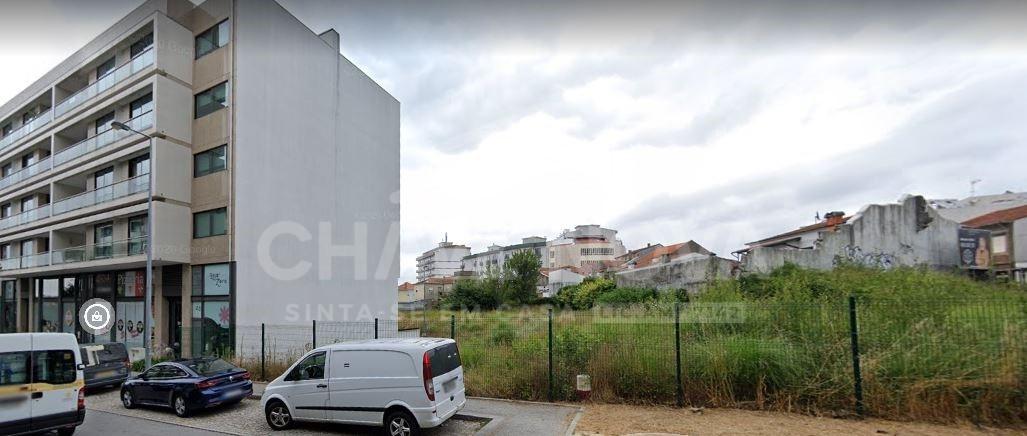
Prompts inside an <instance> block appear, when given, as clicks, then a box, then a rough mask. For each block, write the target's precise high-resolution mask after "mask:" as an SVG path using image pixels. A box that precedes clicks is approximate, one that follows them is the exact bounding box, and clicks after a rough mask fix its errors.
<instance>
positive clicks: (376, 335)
mask: <svg viewBox="0 0 1027 436" xmlns="http://www.w3.org/2000/svg"><path fill="white" fill-rule="evenodd" d="M374 338H375V339H378V318H375V319H374Z"/></svg>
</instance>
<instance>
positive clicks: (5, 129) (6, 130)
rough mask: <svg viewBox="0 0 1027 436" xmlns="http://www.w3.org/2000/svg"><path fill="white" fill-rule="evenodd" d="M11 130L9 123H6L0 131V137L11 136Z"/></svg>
mask: <svg viewBox="0 0 1027 436" xmlns="http://www.w3.org/2000/svg"><path fill="white" fill-rule="evenodd" d="M12 130H14V127H12V126H11V123H7V124H4V127H3V128H2V129H0V132H3V134H2V136H7V135H10V134H11V131H12Z"/></svg>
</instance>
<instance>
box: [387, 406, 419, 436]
mask: <svg viewBox="0 0 1027 436" xmlns="http://www.w3.org/2000/svg"><path fill="white" fill-rule="evenodd" d="M385 434H387V435H389V436H417V435H419V434H421V428H420V427H418V426H417V421H416V420H414V417H413V416H411V415H410V414H409V413H407V412H406V411H403V410H396V411H394V412H390V413H389V414H388V415H385Z"/></svg>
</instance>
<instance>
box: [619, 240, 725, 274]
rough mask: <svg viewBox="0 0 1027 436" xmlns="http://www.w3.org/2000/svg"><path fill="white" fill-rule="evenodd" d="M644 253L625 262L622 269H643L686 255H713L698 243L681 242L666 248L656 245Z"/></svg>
mask: <svg viewBox="0 0 1027 436" xmlns="http://www.w3.org/2000/svg"><path fill="white" fill-rule="evenodd" d="M640 252H641V251H640ZM644 253H645V254H642V255H640V256H637V257H635V258H633V259H630V260H627V261H625V263H624V265H623V267H622V269H635V268H645V267H647V266H650V265H657V264H663V263H670V262H674V261H677V260H680V259H681V258H683V257H685V256H688V255H699V256H700V257H705V256H711V255H713V253H712V252H710V250H707V249H706V247H703V246H702V245H699V243H698V242H695V241H688V242H682V243H679V244H673V245H668V246H663V245H657V246H654V247H653V248H652V249H650V250H645V251H644Z"/></svg>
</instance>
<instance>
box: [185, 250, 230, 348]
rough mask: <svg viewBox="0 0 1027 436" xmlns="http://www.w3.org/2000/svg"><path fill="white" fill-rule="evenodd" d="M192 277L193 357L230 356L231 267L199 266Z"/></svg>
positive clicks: (194, 268) (195, 267)
mask: <svg viewBox="0 0 1027 436" xmlns="http://www.w3.org/2000/svg"><path fill="white" fill-rule="evenodd" d="M192 274H193V280H192V283H193V286H192V288H193V289H192V294H193V297H192V301H193V316H192V324H193V340H192V349H193V354H194V355H197V356H211V355H227V354H225V353H226V352H228V351H230V348H231V346H232V339H233V338H232V331H231V326H232V305H231V301H230V300H231V292H232V279H231V269H230V265H229V264H227V263H221V264H212V265H196V266H193V272H192Z"/></svg>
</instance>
